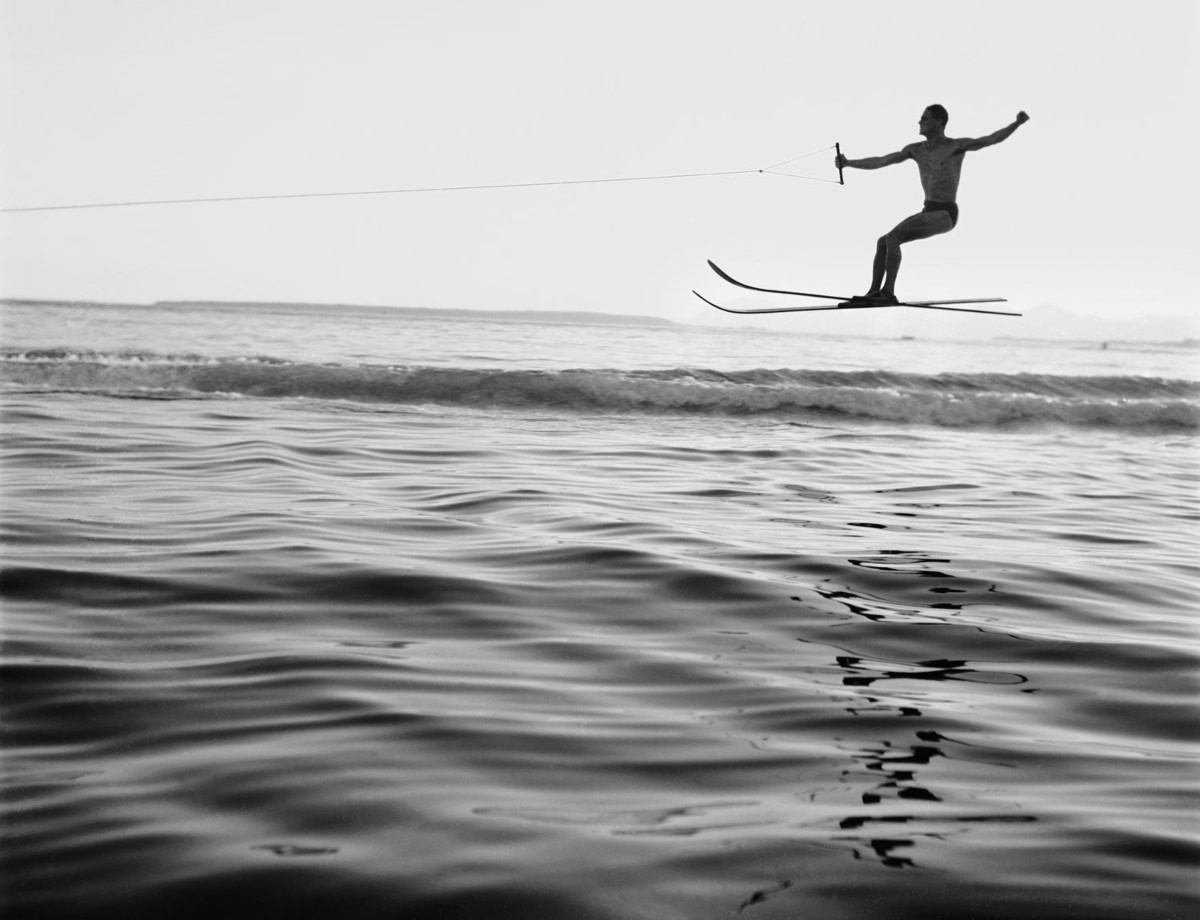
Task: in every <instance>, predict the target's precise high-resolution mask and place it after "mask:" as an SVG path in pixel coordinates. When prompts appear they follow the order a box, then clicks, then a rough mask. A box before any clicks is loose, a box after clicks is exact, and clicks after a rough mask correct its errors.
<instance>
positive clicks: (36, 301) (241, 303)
mask: <svg viewBox="0 0 1200 920" xmlns="http://www.w3.org/2000/svg"><path fill="white" fill-rule="evenodd" d="M0 304H6V305H12V306H70V307H121V308H125V309H141V310H186V309H197V308H198V309H204V310H258V311H266V312H277V313H326V314H327V313H329V312H330V311H333V310H357V311H360V312H371V313H378V314H380V315H384V316H408V317H410V318H413V319H470V320H477V321H500V322H515V323H522V322H526V323H544V322H554V323H574V324H577V325H581V326H658V327H676V328H678V327H680V326H683V325H684V324H683V323H679V322H676V321H675V320H671V319H666V318H664V317H661V316H638V315H636V314H632V313H601V312H596V311H586V310H473V309H468V308H465V307H400V306H394V307H393V306H378V305H370V304H349V303H302V302H296V303H293V302H288V301H278V302H277V301H257V300H159V301H155V302H154V303H149V304H145V303H120V302H117V301H93V300H48V299H45V298H20V297H6V298H3V299H0Z"/></svg>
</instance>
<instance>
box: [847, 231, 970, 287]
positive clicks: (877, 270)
mask: <svg viewBox="0 0 1200 920" xmlns="http://www.w3.org/2000/svg"><path fill="white" fill-rule="evenodd" d="M953 227H954V222H953V221H952V220H951V219H950V215H949V214H947V213H946V212H945V211H922V212H921V213H920V214H914V215H913V216H912V217H906V218H905V219H904V220H902V221H900V223H898V224H896V226H895V227H893V228H892V230H891V231H890V232H888V233H885V234H884V235H883V236H881V237H880V238H879V241H878V243H876V245H875V262H874V264H873V265H872V274H871V289H870V290H869V291H867V293H866V294H864V295H863V296H862V298H860V299H862V300H877V301H880V302H881V303H888V302H891V303H895V302H896V277H897V276H898V275H899V274H900V247H901V246H902V245H903V244H904V243H911V242H912V241H913V240H924V239H928V238H929V237H931V236H937V235H938V234H941V233H947V232H949V231H950V230H951V229H953Z"/></svg>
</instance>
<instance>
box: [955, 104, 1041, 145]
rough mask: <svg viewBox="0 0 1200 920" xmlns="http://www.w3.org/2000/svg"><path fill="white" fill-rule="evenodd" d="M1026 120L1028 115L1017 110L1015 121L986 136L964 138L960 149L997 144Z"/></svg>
mask: <svg viewBox="0 0 1200 920" xmlns="http://www.w3.org/2000/svg"><path fill="white" fill-rule="evenodd" d="M1027 121H1029V116H1028V115H1026V114H1025V113H1024V112H1018V113H1017V118H1016V121H1014V122H1013V123H1012V124H1011V125H1006V126H1005V127H1003V128H1001V129H1000V130H999V131H994V132H992V133H991V134H989V135H988V136H987V137H972V138H965V139H964V140H963V142H962V149H963V150H964V151H967V150H981V149H983V148H984V147H990V146H992V144H998V143H1000V142H1001V141H1003V140H1007V139H1008V138H1009V137H1011V136H1012V133H1013V132H1014V131H1016V130H1017V128H1019V127H1021V125H1023V124H1025V122H1027Z"/></svg>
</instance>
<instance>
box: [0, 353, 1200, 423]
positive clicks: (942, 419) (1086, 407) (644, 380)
mask: <svg viewBox="0 0 1200 920" xmlns="http://www.w3.org/2000/svg"><path fill="white" fill-rule="evenodd" d="M0 362H2V367H3V379H4V380H5V381H6V382H7V383H8V384H9V385H15V386H18V387H22V388H26V389H28V388H36V389H45V390H67V391H73V392H89V393H96V394H99V395H109V396H139V397H143V398H145V397H156V398H181V397H184V398H186V397H192V398H195V397H198V396H242V397H269V398H309V399H325V400H344V401H352V402H368V403H390V404H397V405H412V404H435V405H452V406H464V407H475V408H482V409H487V408H542V409H547V410H558V411H566V412H649V413H654V412H660V413H686V414H701V415H704V414H707V415H714V416H726V415H730V416H737V415H766V416H777V417H782V418H788V419H792V418H795V419H805V418H812V417H814V416H815V417H824V418H829V417H835V416H836V417H841V418H845V419H862V420H877V421H887V422H892V423H901V424H903V423H912V424H924V425H935V426H945V427H977V426H984V427H996V426H1010V425H1024V424H1037V423H1055V424H1063V425H1069V426H1080V427H1116V428H1131V429H1137V428H1156V429H1161V428H1174V429H1196V428H1200V384H1197V383H1194V382H1189V381H1184V380H1169V379H1161V378H1148V377H1115V376H1110V377H1069V376H1057V375H1048V374H937V375H923V374H907V373H897V372H886V371H852V372H851V371H806V370H788V369H780V370H753V371H737V372H729V373H724V372H720V371H716V370H706V369H686V368H679V369H673V370H653V371H647V370H642V371H619V370H604V369H576V370H559V371H540V370H488V369H475V368H461V367H385V366H380V365H353V364H306V363H294V362H288V361H281V360H277V359H273V358H268V357H244V358H214V357H207V356H203V355H155V354H148V353H141V352H138V353H119V354H103V353H86V352H70V351H66V350H54V349H51V350H41V351H22V352H6V353H3V354H0Z"/></svg>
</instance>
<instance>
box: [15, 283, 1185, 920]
mask: <svg viewBox="0 0 1200 920" xmlns="http://www.w3.org/2000/svg"><path fill="white" fill-rule="evenodd" d="M783 328H787V329H791V330H795V329H797V326H796V325H795V324H790V325H787V326H785V324H783V323H775V324H771V323H770V322H769V321H764V322H760V323H758V324H756V325H755V326H752V325H750V324H748V323H746V324H739V323H737V322H730V323H727V324H726V325H725V326H724V327H721V328H715V329H703V328H693V327H683V326H665V327H652V326H635V325H620V324H605V323H601V322H595V323H592V324H587V325H580V324H571V323H566V322H559V321H557V320H556V319H555V318H554V317H548V318H546V319H545V320H543V321H541V322H532V321H525V322H518V321H496V320H494V319H488V318H486V317H485V316H481V317H476V318H474V319H467V318H464V317H446V316H442V317H439V316H436V315H422V314H414V313H397V312H394V311H387V310H381V309H365V308H329V309H327V310H308V309H301V308H292V307H286V306H267V305H247V306H236V307H235V306H202V305H179V306H174V307H166V306H164V307H155V308H149V307H118V306H96V305H93V306H82V305H68V304H8V305H6V306H5V307H4V312H3V327H2V340H3V345H2V349H0V367H2V369H3V375H2V378H0V379H2V381H3V391H2V393H0V395H2V397H3V406H4V416H3V425H4V427H3V454H2V458H0V475H2V476H3V480H2V483H0V500H2V511H3V515H2V516H3V527H4V529H3V545H2V551H3V570H2V574H0V598H2V601H3V621H2V629H3V648H2V661H0V667H2V669H3V672H2V675H0V704H2V707H3V735H2V736H0V739H2V742H3V787H2V788H3V791H4V820H3V825H2V828H0V830H2V833H3V853H2V856H3V865H2V866H0V869H2V876H0V878H2V879H3V882H2V885H3V888H2V890H0V896H2V905H0V906H2V907H3V911H4V916H5V917H8V918H27V917H55V918H84V917H88V918H91V917H103V916H116V915H120V916H122V917H142V916H146V917H151V916H153V917H170V916H179V915H180V914H184V915H188V916H192V915H199V914H205V915H212V916H224V917H254V918H284V917H287V918H294V917H297V916H330V917H340V918H355V920H357V918H376V917H380V918H382V917H389V918H392V917H403V918H406V920H407V918H422V920H423V918H430V920H432V918H450V920H455V918H475V917H487V918H522V920H524V918H530V920H542V918H546V920H558V918H563V920H567V918H570V920H580V918H582V920H593V918H594V920H642V918H645V920H673V918H680V920H706V918H731V917H737V918H743V920H772V918H789V920H790V918H817V920H825V918H829V920H841V918H846V920H851V918H852V920H872V918H879V920H905V918H937V917H940V918H955V920H958V918H989V920H991V918H1014V920H1015V918H1022V920H1028V918H1086V920H1105V918H1113V920H1118V918H1119V920H1129V918H1139V920H1166V918H1180V920H1182V918H1191V917H1193V916H1195V915H1196V913H1195V912H1196V911H1197V909H1198V907H1200V898H1198V894H1200V889H1198V887H1197V883H1196V881H1195V879H1196V869H1197V866H1198V864H1200V835H1198V833H1197V823H1196V817H1197V810H1196V801H1197V798H1196V794H1197V790H1198V785H1200V784H1198V783H1197V779H1198V773H1197V760H1196V755H1197V743H1196V742H1197V734H1198V732H1197V727H1198V724H1197V709H1196V700H1197V697H1196V690H1197V673H1198V670H1197V661H1198V657H1197V636H1198V631H1197V623H1196V617H1197V602H1196V589H1197V574H1198V569H1200V490H1198V488H1197V485H1198V481H1200V463H1198V454H1197V431H1198V428H1200V365H1198V362H1197V352H1196V350H1195V349H1189V348H1186V347H1183V346H1172V345H1148V344H1123V343H1109V346H1108V347H1107V348H1103V349H1102V348H1100V347H1099V346H1098V345H1096V344H1088V343H1057V344H1055V343H1045V342H1022V341H1018V340H997V341H991V342H980V343H965V342H936V341H900V340H887V339H871V338H854V337H849V336H847V337H841V338H838V337H810V336H804V335H801V334H798V333H796V332H794V331H793V332H783V331H781V329H783Z"/></svg>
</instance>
